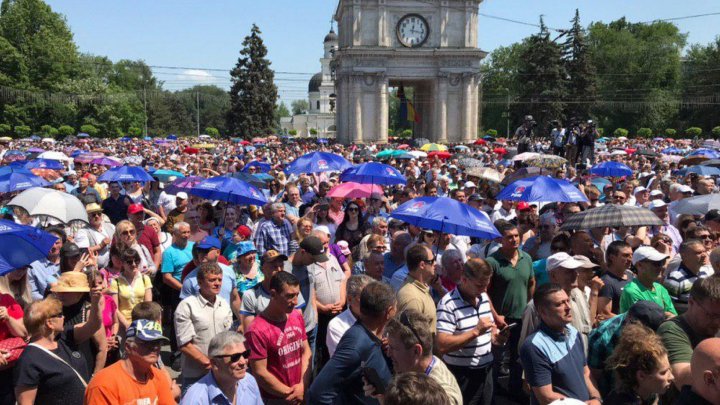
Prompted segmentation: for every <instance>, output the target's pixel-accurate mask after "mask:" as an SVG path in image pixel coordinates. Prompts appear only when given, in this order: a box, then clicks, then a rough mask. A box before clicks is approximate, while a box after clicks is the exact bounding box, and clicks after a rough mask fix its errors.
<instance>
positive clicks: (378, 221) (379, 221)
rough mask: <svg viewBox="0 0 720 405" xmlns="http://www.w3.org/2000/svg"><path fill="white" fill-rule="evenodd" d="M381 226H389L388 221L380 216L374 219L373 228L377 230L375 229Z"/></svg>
mask: <svg viewBox="0 0 720 405" xmlns="http://www.w3.org/2000/svg"><path fill="white" fill-rule="evenodd" d="M380 224H386V225H387V220H386V219H385V218H383V217H381V216H380V215H378V216H376V217H375V218H373V220H372V226H373V228H375V227H377V226H378V225H380Z"/></svg>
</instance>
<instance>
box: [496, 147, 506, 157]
mask: <svg viewBox="0 0 720 405" xmlns="http://www.w3.org/2000/svg"><path fill="white" fill-rule="evenodd" d="M493 152H495V153H497V154H498V155H504V154H506V153H507V149H505V148H495V149H493Z"/></svg>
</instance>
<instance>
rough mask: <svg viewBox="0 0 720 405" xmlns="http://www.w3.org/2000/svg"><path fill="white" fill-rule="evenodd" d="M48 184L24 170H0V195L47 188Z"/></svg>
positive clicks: (11, 168) (6, 168) (8, 168)
mask: <svg viewBox="0 0 720 405" xmlns="http://www.w3.org/2000/svg"><path fill="white" fill-rule="evenodd" d="M49 185H50V183H49V182H48V181H47V180H45V179H43V178H42V177H40V176H36V175H35V174H34V173H32V172H31V171H29V170H28V169H25V168H19V167H7V166H6V167H3V168H2V169H0V193H12V192H14V191H21V190H27V189H29V188H33V187H47V186H49Z"/></svg>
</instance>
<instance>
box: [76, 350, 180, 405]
mask: <svg viewBox="0 0 720 405" xmlns="http://www.w3.org/2000/svg"><path fill="white" fill-rule="evenodd" d="M151 370H152V376H151V377H150V378H149V379H148V380H147V382H145V383H140V382H138V381H137V380H136V379H135V378H133V377H132V376H131V375H130V374H128V372H127V371H126V370H125V368H124V367H123V360H120V361H118V362H117V363H115V364H113V365H111V366H108V367H107V368H105V369H103V370H100V371H99V372H98V373H97V374H95V376H94V377H93V378H92V380H90V384H88V387H87V390H86V391H85V405H110V404H112V405H175V404H176V402H175V399H174V398H173V395H172V393H171V392H170V382H169V381H168V379H167V377H166V376H165V375H164V374H163V372H162V371H160V370H158V369H157V368H155V367H152V368H151Z"/></svg>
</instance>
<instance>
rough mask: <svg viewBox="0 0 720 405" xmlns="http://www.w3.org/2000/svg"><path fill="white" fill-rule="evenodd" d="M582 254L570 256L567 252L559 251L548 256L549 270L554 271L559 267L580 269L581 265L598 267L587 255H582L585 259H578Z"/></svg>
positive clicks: (589, 267)
mask: <svg viewBox="0 0 720 405" xmlns="http://www.w3.org/2000/svg"><path fill="white" fill-rule="evenodd" d="M578 257H581V256H575V257H573V256H570V255H569V254H567V253H565V252H558V253H555V254H553V255H550V257H548V258H547V271H553V270H556V269H559V268H561V267H562V268H565V269H579V268H581V267H584V268H588V269H591V268H593V267H597V265H595V264H593V263H592V262H590V260H588V259H587V258H586V257H584V256H582V257H583V259H578Z"/></svg>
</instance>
